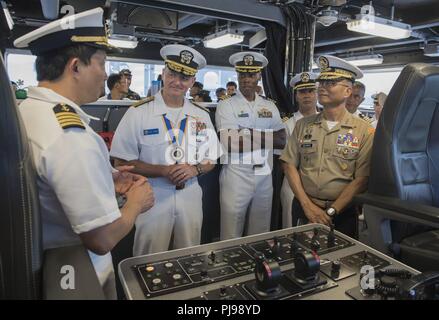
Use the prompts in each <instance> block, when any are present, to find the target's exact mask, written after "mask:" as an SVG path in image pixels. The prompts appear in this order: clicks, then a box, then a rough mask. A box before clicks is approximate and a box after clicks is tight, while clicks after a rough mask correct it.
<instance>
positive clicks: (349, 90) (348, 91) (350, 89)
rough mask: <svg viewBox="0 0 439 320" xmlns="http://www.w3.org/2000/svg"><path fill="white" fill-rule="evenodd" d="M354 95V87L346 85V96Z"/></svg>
mask: <svg viewBox="0 0 439 320" xmlns="http://www.w3.org/2000/svg"><path fill="white" fill-rule="evenodd" d="M351 95H352V88H351V87H346V90H345V98H346V99H347V98H349V97H350V96H351Z"/></svg>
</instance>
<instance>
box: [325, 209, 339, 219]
mask: <svg viewBox="0 0 439 320" xmlns="http://www.w3.org/2000/svg"><path fill="white" fill-rule="evenodd" d="M326 214H327V215H328V216H330V217H331V218H332V217H334V216H335V215H336V214H337V210H335V208H333V207H330V208H328V209H327V210H326Z"/></svg>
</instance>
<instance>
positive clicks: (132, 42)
mask: <svg viewBox="0 0 439 320" xmlns="http://www.w3.org/2000/svg"><path fill="white" fill-rule="evenodd" d="M108 43H109V44H111V45H112V46H115V47H118V48H126V49H134V48H135V47H137V44H138V43H139V42H138V41H137V38H136V37H134V36H127V35H114V34H113V35H111V36H110V37H109V38H108Z"/></svg>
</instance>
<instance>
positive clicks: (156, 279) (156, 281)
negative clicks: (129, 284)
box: [152, 278, 162, 285]
mask: <svg viewBox="0 0 439 320" xmlns="http://www.w3.org/2000/svg"><path fill="white" fill-rule="evenodd" d="M152 283H153V284H155V285H157V284H160V283H162V280H161V279H159V278H154V279H152Z"/></svg>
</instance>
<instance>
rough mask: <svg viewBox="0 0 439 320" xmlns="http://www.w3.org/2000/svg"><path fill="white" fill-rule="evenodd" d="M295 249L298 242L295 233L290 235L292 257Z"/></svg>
mask: <svg viewBox="0 0 439 320" xmlns="http://www.w3.org/2000/svg"><path fill="white" fill-rule="evenodd" d="M297 250H299V244H298V242H297V233H294V232H293V234H292V235H291V255H292V256H293V257H294V255H295V254H296V252H297Z"/></svg>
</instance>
